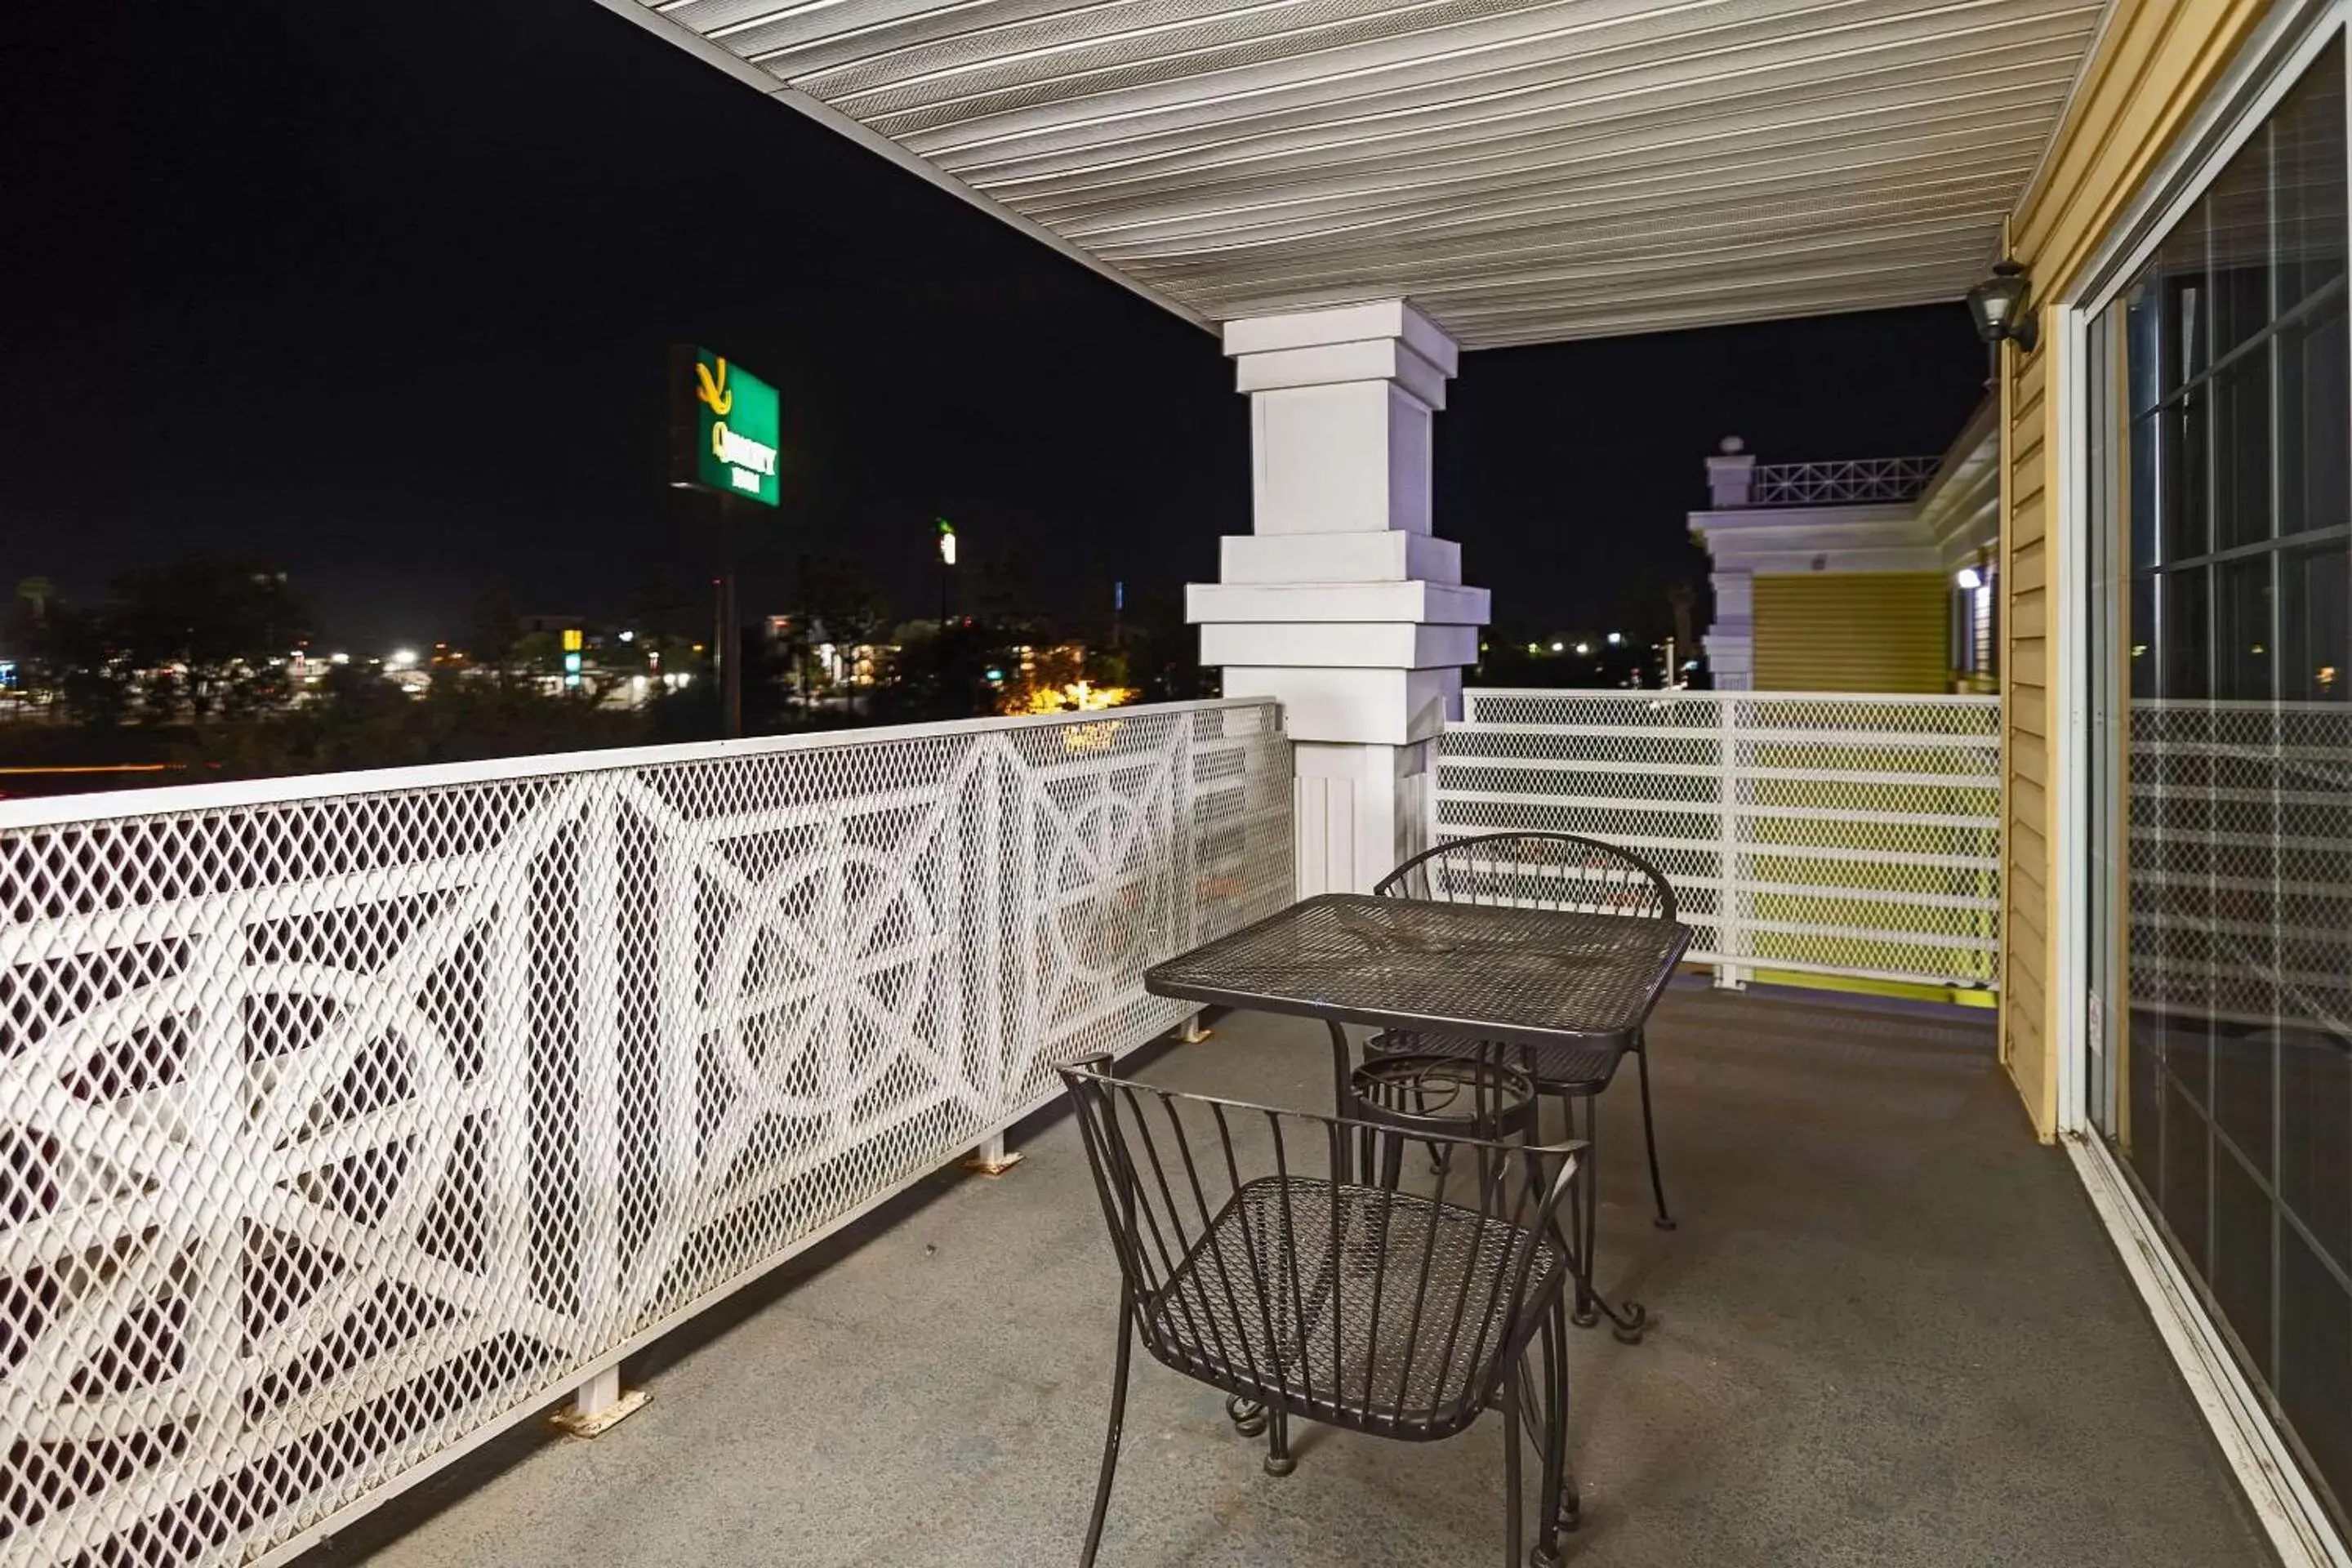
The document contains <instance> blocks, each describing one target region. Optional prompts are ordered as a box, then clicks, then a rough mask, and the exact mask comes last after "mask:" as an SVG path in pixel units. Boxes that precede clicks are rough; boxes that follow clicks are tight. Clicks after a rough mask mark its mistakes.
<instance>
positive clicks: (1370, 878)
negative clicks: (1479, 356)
mask: <svg viewBox="0 0 2352 1568" xmlns="http://www.w3.org/2000/svg"><path fill="white" fill-rule="evenodd" d="M1225 353H1228V354H1230V355H1232V356H1233V358H1234V362H1235V369H1236V379H1237V382H1238V384H1239V385H1240V388H1241V390H1242V391H1243V392H1244V393H1246V394H1248V395H1249V398H1250V426H1251V446H1252V458H1253V466H1254V479H1255V483H1254V509H1255V532H1253V533H1250V534H1246V535H1240V536H1233V537H1228V538H1227V539H1226V540H1225V541H1224V542H1223V562H1222V566H1223V570H1222V573H1221V578H1222V580H1221V581H1219V582H1216V583H1196V584H1192V587H1191V588H1190V589H1188V590H1187V599H1186V616H1187V618H1188V619H1190V620H1192V622H1194V623H1195V624H1197V625H1198V626H1200V627H1201V662H1202V664H1208V665H1218V666H1222V667H1223V669H1224V690H1225V695H1226V696H1228V697H1272V698H1276V699H1277V700H1280V701H1281V703H1282V705H1283V714H1284V721H1285V724H1286V727H1287V728H1288V731H1289V733H1290V738H1291V741H1292V742H1293V744H1294V755H1295V756H1296V758H1297V784H1296V786H1295V787H1296V791H1297V795H1296V804H1297V825H1298V826H1297V831H1298V841H1297V868H1298V870H1297V876H1298V891H1299V892H1300V893H1301V894H1307V893H1317V892H1328V891H1350V890H1352V891H1359V892H1360V891H1364V890H1367V889H1370V887H1371V885H1372V884H1373V883H1374V882H1376V881H1378V880H1379V879H1381V877H1382V876H1383V875H1385V874H1386V873H1387V872H1388V871H1389V870H1390V869H1391V868H1393V867H1394V866H1395V865H1396V864H1397V862H1398V861H1400V860H1402V859H1404V858H1407V857H1408V856H1410V855H1412V853H1414V852H1415V851H1416V850H1418V849H1420V848H1421V847H1423V840H1424V837H1425V834H1426V823H1425V816H1426V808H1425V800H1426V787H1427V780H1426V775H1427V773H1429V771H1430V769H1431V767H1432V766H1433V763H1434V757H1433V752H1434V750H1435V748H1434V746H1433V743H1432V742H1433V741H1434V740H1435V738H1436V737H1437V735H1438V734H1439V733H1440V732H1441V731H1443V729H1444V725H1445V721H1446V720H1448V719H1449V718H1458V717H1459V716H1460V712H1461V706H1462V669H1463V667H1464V666H1465V665H1470V664H1475V663H1476V662H1477V658H1478V628H1479V627H1481V626H1485V625H1486V611H1487V602H1486V590H1485V589H1483V588H1467V587H1464V586H1463V585H1462V552H1461V547H1460V546H1459V545H1456V544H1455V543H1454V542H1452V541H1450V540H1444V539H1439V538H1437V537H1435V536H1434V535H1433V534H1432V533H1431V531H1430V437H1431V426H1432V416H1433V415H1434V414H1435V412H1436V411H1437V410H1438V409H1440V408H1443V407H1444V405H1445V383H1446V381H1447V380H1448V379H1449V378H1450V377H1451V376H1452V375H1453V374H1454V368H1455V365H1456V363H1457V359H1458V355H1457V352H1456V350H1455V348H1454V342H1453V341H1452V340H1451V339H1449V338H1447V337H1446V336H1445V334H1444V333H1443V332H1442V331H1439V330H1438V329H1437V328H1436V327H1435V326H1434V325H1433V324H1432V323H1431V322H1430V321H1429V320H1428V318H1426V317H1424V316H1423V315H1422V314H1421V313H1420V312H1419V311H1417V310H1414V309H1412V306H1410V305H1407V304H1405V303H1404V302H1403V301H1402V300H1389V301H1386V302H1384V303H1381V304H1376V305H1355V306H1349V307H1346V308H1344V309H1340V310H1309V311H1303V312H1300V313H1298V314H1296V315H1288V316H1265V317H1259V318H1256V319H1254V320H1250V321H1229V322H1227V323H1226V324H1225Z"/></svg>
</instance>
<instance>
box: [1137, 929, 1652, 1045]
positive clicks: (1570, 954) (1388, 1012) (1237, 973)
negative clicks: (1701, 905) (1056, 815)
mask: <svg viewBox="0 0 2352 1568" xmlns="http://www.w3.org/2000/svg"><path fill="white" fill-rule="evenodd" d="M1689 942H1690V932H1689V931H1687V930H1685V928H1684V927H1682V926H1680V925H1677V924H1676V923H1675V922H1674V921H1660V920H1646V919H1637V918H1633V917H1631V916H1625V915H1603V914H1584V913H1570V912H1562V911H1559V910H1528V909H1515V908H1510V907H1507V906H1495V905H1479V904H1440V903H1424V902H1422V901H1420V900H1412V899H1387V898H1373V897H1370V896H1368V895H1365V894H1360V893H1326V894H1323V895H1322V896H1320V897H1318V898H1312V899H1307V900H1303V901H1302V902H1299V903H1296V904H1293V905H1291V906H1290V908H1288V909H1286V910H1283V911H1282V912H1281V913H1279V914H1276V915H1273V916H1271V917H1269V918H1267V919H1265V920H1263V921H1258V922H1257V923H1256V924H1255V925H1252V926H1245V927H1244V928H1243V929H1242V930H1240V931H1234V932H1233V933H1232V934H1231V935H1229V936H1223V937H1220V938H1218V939H1217V940H1216V941H1214V942H1209V943H1207V944H1206V945H1204V946H1202V947H1196V948H1194V949H1193V950H1192V952H1188V953H1185V954H1184V955H1183V956H1181V957H1180V958H1172V959H1170V960H1169V961H1168V962H1167V963H1162V964H1160V965H1158V966H1157V967H1155V968H1153V969H1152V970H1150V972H1149V973H1146V974H1145V976H1144V980H1143V983H1144V985H1145V987H1146V988H1147V989H1148V990H1150V991H1151V992H1153V993H1154V994H1158V995H1161V996H1174V997H1179V998H1181V999H1183V1000H1186V1001H1193V1002H1209V1003H1218V1004H1222V1005H1226V1006H1233V1007H1247V1008H1252V1009H1255V1010H1256V1011H1259V1012H1268V1013H1297V1014H1304V1015H1307V1016H1312V1017H1318V1018H1327V1019H1331V1020H1334V1021H1336V1022H1339V1023H1343V1024H1367V1025H1370V1026H1374V1027H1376V1028H1393V1029H1407V1030H1414V1031H1421V1032H1428V1033H1437V1034H1455V1035H1473V1036H1475V1037H1478V1038H1481V1039H1487V1040H1501V1041H1507V1042H1512V1043H1516V1044H1520V1045H1530V1046H1540V1045H1544V1044H1548V1043H1550V1042H1554V1041H1559V1040H1566V1039H1593V1038H1619V1037H1630V1036H1631V1035H1632V1034H1633V1031H1634V1030H1636V1029H1638V1028H1640V1027H1641V1026H1642V1023H1643V1019H1645V1018H1647V1017H1648V1016H1649V1012H1650V1007H1651V1005H1653V1004H1654V1002H1655V1001H1656V1000H1657V996H1658V993H1659V992H1660V991H1661V990H1663V989H1664V986H1665V983H1666V980H1667V978H1668V977H1669V976H1671V975H1672V974H1673V973H1674V968H1675V963H1677V962H1678V961H1679V960H1680V959H1681V957H1682V954H1683V950H1684V948H1685V947H1686V946H1687V945H1689Z"/></svg>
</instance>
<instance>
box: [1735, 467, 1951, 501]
mask: <svg viewBox="0 0 2352 1568" xmlns="http://www.w3.org/2000/svg"><path fill="white" fill-rule="evenodd" d="M1942 462H1943V459H1942V458H1845V459H1843V460H1840V461H1837V462H1829V463H1759V464H1758V465H1757V466H1756V468H1755V469H1754V471H1753V474H1752V477H1751V478H1750V479H1749V483H1748V505H1749V506H1853V505H1857V504H1860V503H1862V502H1864V501H1906V500H1916V499H1917V497H1918V496H1919V494H1920V493H1921V492H1922V491H1924V490H1925V489H1927V487H1928V485H1930V484H1931V483H1933V482H1934V481H1935V478H1936V470H1937V468H1938V467H1939V466H1940V465H1941V464H1942Z"/></svg>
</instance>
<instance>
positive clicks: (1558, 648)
mask: <svg viewBox="0 0 2352 1568" xmlns="http://www.w3.org/2000/svg"><path fill="white" fill-rule="evenodd" d="M1566 646H1567V645H1566V644H1564V643H1554V644H1552V645H1551V651H1552V652H1554V653H1559V652H1560V651H1561V650H1562V649H1563V648H1564V647H1566ZM1577 651H1578V652H1582V651H1583V650H1582V649H1581V648H1580V649H1578V650H1577Z"/></svg>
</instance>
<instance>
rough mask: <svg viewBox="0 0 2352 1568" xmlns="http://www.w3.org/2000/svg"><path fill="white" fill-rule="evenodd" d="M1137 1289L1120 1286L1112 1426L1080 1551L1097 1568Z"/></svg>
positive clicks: (1123, 1410) (1083, 1564) (1081, 1563)
mask: <svg viewBox="0 0 2352 1568" xmlns="http://www.w3.org/2000/svg"><path fill="white" fill-rule="evenodd" d="M1134 1313H1135V1289H1134V1287H1133V1286H1131V1285H1129V1284H1126V1283H1125V1282H1123V1281H1122V1282H1121V1284H1120V1286H1119V1289H1118V1359H1117V1361H1116V1362H1115V1363H1113V1366H1112V1371H1111V1374H1110V1430H1109V1431H1108V1433H1106V1434H1105V1435H1104V1436H1103V1457H1102V1474H1101V1476H1100V1477H1099V1478H1098V1479H1097V1480H1096V1481H1095V1511H1094V1514H1093V1516H1092V1517H1091V1518H1089V1519H1088V1520H1087V1546H1086V1550H1085V1551H1084V1552H1080V1553H1079V1554H1078V1568H1094V1561H1095V1552H1096V1550H1097V1548H1098V1547H1100V1546H1101V1545H1102V1532H1103V1519H1104V1517H1105V1516H1106V1515H1107V1514H1108V1513H1109V1511H1110V1483H1111V1478H1112V1477H1113V1476H1115V1475H1117V1474H1118V1435H1119V1428H1120V1427H1121V1426H1123V1425H1125V1423H1126V1420H1127V1363H1128V1354H1129V1350H1130V1349H1131V1347H1132V1343H1133V1338H1134V1329H1135V1324H1134Z"/></svg>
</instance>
